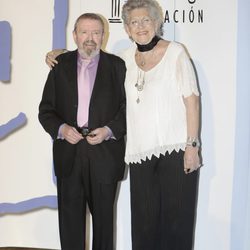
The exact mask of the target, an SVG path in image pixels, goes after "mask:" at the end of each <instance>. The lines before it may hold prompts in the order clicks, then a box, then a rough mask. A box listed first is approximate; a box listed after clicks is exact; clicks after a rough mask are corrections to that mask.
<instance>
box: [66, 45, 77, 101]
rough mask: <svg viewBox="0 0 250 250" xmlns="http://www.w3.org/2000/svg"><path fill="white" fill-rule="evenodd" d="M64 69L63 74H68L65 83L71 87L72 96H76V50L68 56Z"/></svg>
mask: <svg viewBox="0 0 250 250" xmlns="http://www.w3.org/2000/svg"><path fill="white" fill-rule="evenodd" d="M64 67H65V72H68V74H67V82H68V84H69V85H70V86H71V87H72V89H73V92H74V94H75V95H76V96H77V50H75V51H73V52H72V53H71V54H69V55H68V58H67V60H66V61H65V66H64Z"/></svg>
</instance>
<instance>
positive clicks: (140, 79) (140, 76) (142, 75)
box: [135, 68, 145, 104]
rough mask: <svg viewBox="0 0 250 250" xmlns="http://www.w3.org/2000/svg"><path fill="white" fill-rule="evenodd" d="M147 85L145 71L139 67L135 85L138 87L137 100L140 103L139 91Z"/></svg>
mask: <svg viewBox="0 0 250 250" xmlns="http://www.w3.org/2000/svg"><path fill="white" fill-rule="evenodd" d="M144 85H145V71H142V70H140V69H139V68H138V72H137V81H136V84H135V87H136V89H137V99H136V102H137V103H138V104H139V103H140V96H139V92H141V91H142V90H143V88H144Z"/></svg>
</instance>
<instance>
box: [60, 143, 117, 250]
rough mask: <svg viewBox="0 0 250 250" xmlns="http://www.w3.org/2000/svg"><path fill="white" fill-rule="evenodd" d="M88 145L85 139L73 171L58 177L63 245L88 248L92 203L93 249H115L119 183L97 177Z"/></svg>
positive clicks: (69, 248) (78, 249)
mask: <svg viewBox="0 0 250 250" xmlns="http://www.w3.org/2000/svg"><path fill="white" fill-rule="evenodd" d="M87 147H88V145H87V142H86V141H85V140H82V141H81V142H80V143H79V145H78V149H77V157H76V160H75V164H74V167H73V170H72V173H71V174H70V176H68V177H65V178H58V179H57V192H58V210H59V230H60V241H61V248H62V250H84V249H85V234H86V204H88V206H89V210H90V212H91V215H92V225H93V239H92V249H93V250H113V207H114V200H115V194H116V188H117V183H114V184H113V183H112V184H102V183H99V182H98V181H97V180H96V178H95V176H94V174H93V172H92V169H91V162H90V160H89V158H88V153H87V152H88V150H87ZM103 167H105V166H103Z"/></svg>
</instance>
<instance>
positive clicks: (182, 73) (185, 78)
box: [176, 48, 199, 97]
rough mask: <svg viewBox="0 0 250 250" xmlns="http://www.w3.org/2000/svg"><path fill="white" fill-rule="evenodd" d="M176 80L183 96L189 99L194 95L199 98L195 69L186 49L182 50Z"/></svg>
mask: <svg viewBox="0 0 250 250" xmlns="http://www.w3.org/2000/svg"><path fill="white" fill-rule="evenodd" d="M176 79H177V84H178V88H179V91H180V94H181V95H182V96H184V97H188V96H190V95H192V94H195V95H197V96H199V91H198V87H197V80H196V79H197V78H196V75H195V71H194V67H193V65H192V63H191V61H190V58H189V57H188V55H187V53H186V52H185V50H184V48H182V50H181V52H180V54H179V56H178V58H177V62H176Z"/></svg>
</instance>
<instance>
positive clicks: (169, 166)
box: [130, 151, 198, 250]
mask: <svg viewBox="0 0 250 250" xmlns="http://www.w3.org/2000/svg"><path fill="white" fill-rule="evenodd" d="M183 155H184V152H183V151H180V152H179V153H177V152H175V151H174V152H172V153H171V154H170V155H169V154H168V153H167V154H166V155H165V156H163V155H161V156H160V158H156V157H155V156H153V157H152V159H151V160H146V161H143V162H142V164H131V166H130V188H131V215H132V249H133V250H191V249H193V248H192V247H193V235H194V221H195V214H196V196H197V181H198V172H197V171H195V172H193V173H190V174H187V175H186V174H185V173H184V167H183Z"/></svg>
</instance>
